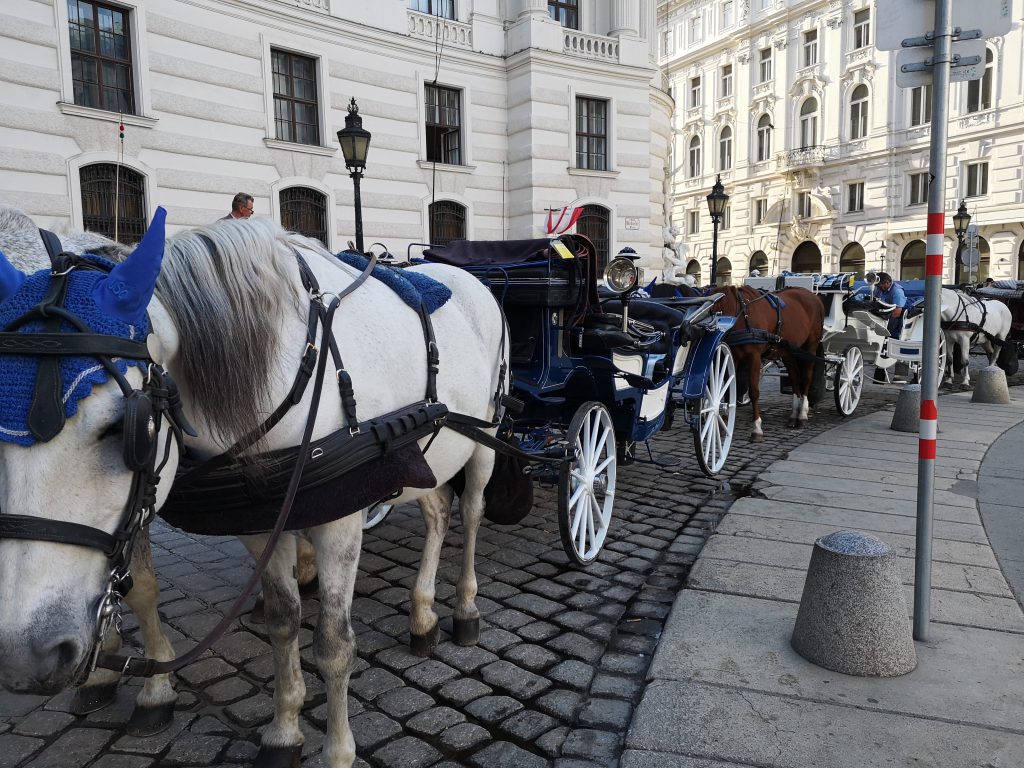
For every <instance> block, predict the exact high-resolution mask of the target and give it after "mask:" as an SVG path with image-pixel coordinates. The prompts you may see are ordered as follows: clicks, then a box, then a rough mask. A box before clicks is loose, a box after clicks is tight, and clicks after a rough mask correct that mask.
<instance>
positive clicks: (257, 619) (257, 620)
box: [249, 594, 267, 624]
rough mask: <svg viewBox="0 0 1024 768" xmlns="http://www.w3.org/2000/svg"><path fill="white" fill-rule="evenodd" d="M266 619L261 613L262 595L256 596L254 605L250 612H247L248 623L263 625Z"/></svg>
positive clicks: (262, 612)
mask: <svg viewBox="0 0 1024 768" xmlns="http://www.w3.org/2000/svg"><path fill="white" fill-rule="evenodd" d="M266 620H267V617H266V614H265V613H264V611H263V595H262V594H259V595H256V603H255V605H253V607H252V610H251V611H249V621H250V622H251V623H253V624H264V623H266Z"/></svg>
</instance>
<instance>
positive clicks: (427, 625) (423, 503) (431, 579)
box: [409, 485, 452, 656]
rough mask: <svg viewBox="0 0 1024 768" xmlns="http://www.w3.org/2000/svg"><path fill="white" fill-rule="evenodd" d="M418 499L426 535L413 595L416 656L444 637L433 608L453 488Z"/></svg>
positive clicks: (411, 642)
mask: <svg viewBox="0 0 1024 768" xmlns="http://www.w3.org/2000/svg"><path fill="white" fill-rule="evenodd" d="M419 503H420V511H421V512H422V514H423V524H424V526H426V536H425V537H424V539H423V553H422V554H421V555H420V570H419V573H418V574H417V575H416V583H415V584H414V585H413V588H412V593H411V595H410V598H411V603H412V604H411V606H410V608H409V636H410V637H409V649H410V650H411V651H412V652H413V653H414V654H416V655H417V656H429V655H430V653H431V651H433V650H434V648H435V647H436V646H437V643H438V640H439V639H440V637H441V631H440V629H439V628H438V625H437V613H435V612H434V595H435V591H436V590H435V582H436V579H437V565H438V562H439V560H440V559H441V545H442V544H444V535H445V534H446V533H447V532H448V523H449V521H450V520H451V515H452V489H451V488H450V487H449V486H447V485H444V486H441V487H440V488H435V489H434V490H433V491H431V492H430V493H428V494H426V495H425V496H422V497H420V499H419Z"/></svg>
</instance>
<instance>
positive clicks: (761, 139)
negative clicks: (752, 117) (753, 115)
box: [757, 115, 772, 163]
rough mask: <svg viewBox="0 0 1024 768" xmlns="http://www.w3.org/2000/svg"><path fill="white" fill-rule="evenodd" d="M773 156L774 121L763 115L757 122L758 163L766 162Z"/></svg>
mask: <svg viewBox="0 0 1024 768" xmlns="http://www.w3.org/2000/svg"><path fill="white" fill-rule="evenodd" d="M771 154H772V119H771V118H770V117H768V115H761V117H760V118H759V119H758V121H757V162H759V163H760V162H764V161H765V160H767V159H768V158H769V157H770V156H771Z"/></svg>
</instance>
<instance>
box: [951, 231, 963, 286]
mask: <svg viewBox="0 0 1024 768" xmlns="http://www.w3.org/2000/svg"><path fill="white" fill-rule="evenodd" d="M963 251H964V236H963V235H957V236H956V258H955V259H953V262H954V263H953V270H954V272H953V282H954V283H956V284H957V285H960V254H962V253H963Z"/></svg>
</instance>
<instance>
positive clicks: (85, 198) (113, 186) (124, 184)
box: [78, 163, 148, 243]
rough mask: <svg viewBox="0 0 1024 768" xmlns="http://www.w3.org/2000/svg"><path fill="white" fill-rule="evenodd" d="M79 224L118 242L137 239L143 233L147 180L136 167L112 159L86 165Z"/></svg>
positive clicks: (82, 171)
mask: <svg viewBox="0 0 1024 768" xmlns="http://www.w3.org/2000/svg"><path fill="white" fill-rule="evenodd" d="M78 178H79V183H80V184H81V189H82V226H83V227H84V228H85V229H87V230H89V231H90V232H98V233H99V234H101V235H106V236H107V237H109V238H111V239H112V240H116V241H118V242H121V243H137V242H139V240H141V239H142V236H143V235H144V234H145V233H146V226H147V225H148V222H147V220H146V210H147V208H146V184H145V178H144V177H143V175H142V174H141V173H139V172H138V171H134V170H132V169H131V168H126V167H125V166H123V165H116V164H114V163H96V164H95V165H85V166H82V168H81V169H80V170H79V172H78Z"/></svg>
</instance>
